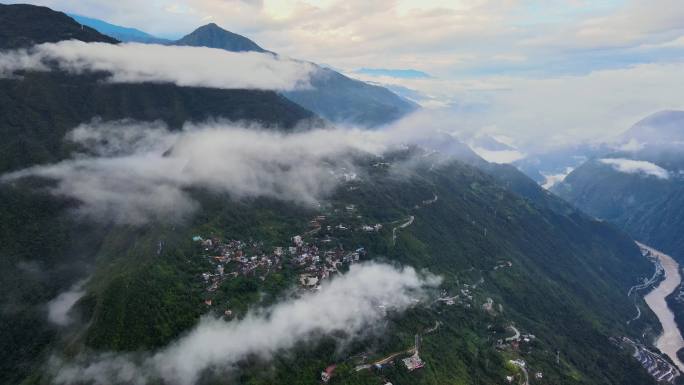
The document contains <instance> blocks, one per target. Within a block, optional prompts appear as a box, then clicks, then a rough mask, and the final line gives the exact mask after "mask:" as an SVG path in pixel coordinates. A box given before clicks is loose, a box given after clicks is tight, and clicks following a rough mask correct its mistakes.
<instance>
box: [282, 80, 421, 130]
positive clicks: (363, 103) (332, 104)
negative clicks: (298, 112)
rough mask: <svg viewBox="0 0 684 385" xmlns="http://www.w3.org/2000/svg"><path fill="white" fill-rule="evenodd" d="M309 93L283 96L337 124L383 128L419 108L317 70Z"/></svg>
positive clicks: (388, 93) (369, 86) (379, 89)
mask: <svg viewBox="0 0 684 385" xmlns="http://www.w3.org/2000/svg"><path fill="white" fill-rule="evenodd" d="M311 86H312V88H313V89H310V90H306V89H305V90H297V91H288V92H285V93H283V95H285V97H287V98H288V99H290V100H292V101H293V102H295V103H297V104H299V105H301V106H303V107H305V108H307V109H309V110H311V111H314V112H315V113H317V114H319V115H320V116H322V117H324V118H326V119H328V120H330V121H332V122H335V123H348V124H355V125H361V126H367V127H375V126H381V125H383V124H387V123H391V122H393V121H396V120H398V119H400V118H401V117H403V116H405V115H407V114H409V113H410V112H413V111H415V110H416V109H417V108H418V106H417V105H416V104H414V103H413V102H410V101H408V100H406V99H403V98H401V97H399V96H397V95H396V94H394V93H393V92H392V91H390V90H388V89H387V88H384V87H381V86H377V85H372V84H368V83H365V82H362V81H360V80H356V79H352V78H349V77H347V76H345V75H342V74H341V73H339V72H336V71H333V70H331V69H328V68H322V67H318V66H317V71H316V72H315V73H314V74H313V75H312V77H311Z"/></svg>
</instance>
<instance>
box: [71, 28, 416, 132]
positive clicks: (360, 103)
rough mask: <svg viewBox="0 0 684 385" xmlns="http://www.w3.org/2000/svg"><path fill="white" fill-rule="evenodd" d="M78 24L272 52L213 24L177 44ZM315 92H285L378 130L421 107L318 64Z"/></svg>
mask: <svg viewBox="0 0 684 385" xmlns="http://www.w3.org/2000/svg"><path fill="white" fill-rule="evenodd" d="M78 21H79V22H80V23H82V24H84V25H87V26H90V27H92V28H94V29H96V30H98V31H100V32H101V33H103V34H105V35H110V36H112V37H115V38H117V39H119V40H121V41H135V42H143V43H159V44H169V45H184V46H195V47H210V48H218V49H224V50H226V51H231V52H250V51H252V52H270V51H267V50H265V49H264V48H262V47H260V46H259V45H258V44H256V43H255V42H253V41H252V40H250V39H248V38H246V37H244V36H241V35H238V34H236V33H233V32H230V31H227V30H225V29H223V28H221V27H219V26H218V25H216V24H214V23H211V24H207V25H204V26H202V27H199V28H197V29H196V30H195V31H193V32H191V33H190V34H188V35H186V36H184V37H182V38H181V39H179V40H176V41H166V40H163V39H157V38H155V37H153V36H151V35H149V34H146V33H144V32H142V31H139V30H136V29H132V28H126V27H119V26H115V25H113V24H109V23H106V22H103V21H101V20H97V19H92V18H84V17H80V16H79V19H78ZM316 68H317V71H316V72H315V73H314V74H313V76H312V79H311V86H312V89H307V90H298V91H289V92H284V93H283V95H285V97H287V98H288V99H290V100H292V101H294V102H295V103H297V104H299V105H301V106H302V107H304V108H306V109H308V110H311V111H313V112H315V113H317V114H318V115H320V116H321V117H323V118H326V119H328V120H330V121H331V122H334V123H345V124H347V123H348V124H354V125H361V126H366V127H375V126H380V125H383V124H387V123H390V122H392V121H395V120H397V119H400V118H401V117H403V116H405V115H406V114H409V113H411V112H413V111H415V110H416V109H417V108H418V105H417V104H415V103H413V102H411V101H409V100H407V99H404V98H402V97H401V96H398V95H397V94H395V93H393V92H392V91H390V90H388V89H387V88H384V87H381V86H378V85H373V84H368V83H365V82H362V81H359V80H355V79H352V78H349V77H347V76H345V75H343V74H341V73H339V72H337V71H335V70H332V69H330V68H326V67H322V66H319V65H316Z"/></svg>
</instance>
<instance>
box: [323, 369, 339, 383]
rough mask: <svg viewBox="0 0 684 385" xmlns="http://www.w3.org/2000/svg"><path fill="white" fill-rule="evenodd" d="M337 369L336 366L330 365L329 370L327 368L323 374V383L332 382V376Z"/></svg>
mask: <svg viewBox="0 0 684 385" xmlns="http://www.w3.org/2000/svg"><path fill="white" fill-rule="evenodd" d="M336 367H337V366H336V365H330V366H328V367H327V368H325V370H324V371H322V372H321V381H323V382H326V383H327V382H328V381H330V379H331V378H332V376H333V375H334V374H335V368H336Z"/></svg>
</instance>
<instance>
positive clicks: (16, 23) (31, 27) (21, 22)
mask: <svg viewBox="0 0 684 385" xmlns="http://www.w3.org/2000/svg"><path fill="white" fill-rule="evenodd" d="M46 19H49V20H50V23H44V22H42V21H43V20H46ZM69 39H77V40H81V41H86V42H93V41H101V42H107V43H115V42H116V40H115V39H113V38H111V37H109V36H106V35H103V34H101V33H99V32H97V31H96V30H95V29H93V28H90V27H85V26H81V25H80V24H78V23H75V22H74V20H73V19H72V18H70V17H69V16H67V15H65V14H64V13H62V12H56V11H53V10H51V9H50V8H47V7H36V6H33V5H24V4H11V5H7V4H0V49H16V48H26V47H30V46H32V45H34V44H39V43H54V42H58V41H62V40H69Z"/></svg>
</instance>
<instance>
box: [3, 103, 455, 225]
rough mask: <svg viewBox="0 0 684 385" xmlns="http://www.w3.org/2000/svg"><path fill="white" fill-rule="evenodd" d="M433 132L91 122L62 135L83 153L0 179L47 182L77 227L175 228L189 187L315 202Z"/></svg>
mask: <svg viewBox="0 0 684 385" xmlns="http://www.w3.org/2000/svg"><path fill="white" fill-rule="evenodd" d="M444 124H445V125H447V124H446V123H444ZM440 128H441V127H440V126H439V125H435V126H433V125H432V124H431V123H430V116H429V114H417V115H416V116H411V117H409V118H407V119H405V120H403V121H400V122H397V123H396V124H395V125H393V126H391V127H387V128H386V129H383V130H376V131H367V130H361V129H356V128H330V129H328V128H324V129H316V130H310V131H296V132H291V133H284V132H279V131H273V130H270V131H269V130H264V129H263V128H261V127H258V126H249V125H245V124H236V123H231V122H209V123H204V124H200V125H193V124H188V125H186V126H185V128H184V129H183V130H182V131H179V132H171V131H169V130H168V129H167V128H166V127H165V126H164V125H163V124H162V123H158V122H157V123H140V122H131V121H123V122H100V121H94V122H93V123H91V124H85V125H81V126H79V127H77V128H76V129H74V130H73V131H72V132H70V133H69V134H68V135H67V140H69V141H72V142H74V143H76V144H79V145H82V146H84V147H85V148H86V149H87V153H86V154H76V156H75V157H74V158H72V159H68V160H65V161H62V162H59V163H56V164H52V165H41V166H36V167H32V168H29V169H25V170H20V171H17V172H13V173H10V174H6V175H4V176H2V177H0V181H4V182H6V183H10V182H13V181H17V180H19V179H21V178H24V177H27V176H37V177H43V178H48V179H52V180H55V181H56V184H55V185H54V186H53V187H51V191H52V193H53V194H55V195H58V196H64V197H69V198H74V199H76V200H78V201H79V202H80V203H81V204H80V205H79V206H78V208H77V209H76V210H77V213H78V214H79V215H81V216H83V217H85V218H87V219H92V220H96V221H103V222H109V221H113V222H114V223H123V224H142V223H145V222H147V221H150V220H159V219H164V220H170V221H179V220H182V219H184V218H186V217H187V216H188V215H190V214H191V213H192V212H193V211H194V210H195V209H196V208H197V203H196V202H195V201H194V200H193V199H192V197H191V196H190V194H189V193H188V192H187V189H188V188H190V187H200V188H204V189H208V190H210V191H215V192H219V193H228V194H230V196H231V197H233V198H235V199H241V198H245V197H269V198H275V199H281V200H285V201H292V202H296V203H300V204H316V203H318V202H319V201H320V200H321V199H324V198H325V197H326V196H327V194H328V193H330V192H331V191H332V190H333V189H335V188H336V187H337V186H338V185H339V183H341V181H342V180H343V177H342V175H343V173H344V172H349V171H351V170H353V169H354V168H355V154H358V153H364V154H373V155H378V156H379V155H381V154H383V153H384V152H386V151H388V150H390V149H393V148H397V147H398V146H403V145H405V144H407V143H412V144H424V145H428V146H429V145H435V144H436V142H435V143H432V142H431V139H433V138H435V137H437V135H443V133H442V131H440ZM441 142H442V141H440V143H441ZM442 147H443V146H442ZM444 149H445V148H442V150H444ZM345 170H346V171H345Z"/></svg>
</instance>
